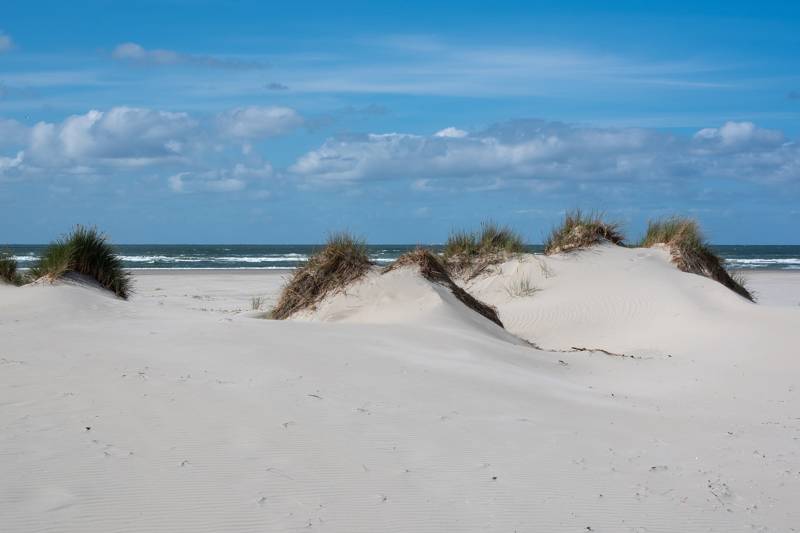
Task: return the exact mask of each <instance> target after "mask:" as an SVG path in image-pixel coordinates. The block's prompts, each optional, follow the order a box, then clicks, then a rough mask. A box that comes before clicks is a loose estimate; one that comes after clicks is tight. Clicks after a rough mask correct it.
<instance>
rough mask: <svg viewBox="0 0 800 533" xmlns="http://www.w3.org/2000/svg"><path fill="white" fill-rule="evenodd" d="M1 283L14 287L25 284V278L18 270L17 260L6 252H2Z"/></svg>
mask: <svg viewBox="0 0 800 533" xmlns="http://www.w3.org/2000/svg"><path fill="white" fill-rule="evenodd" d="M0 281H3V282H5V283H11V284H12V285H22V284H24V283H25V277H24V276H23V275H22V274H20V273H19V271H18V270H17V260H16V259H14V257H13V256H12V255H11V254H10V253H9V252H5V251H0Z"/></svg>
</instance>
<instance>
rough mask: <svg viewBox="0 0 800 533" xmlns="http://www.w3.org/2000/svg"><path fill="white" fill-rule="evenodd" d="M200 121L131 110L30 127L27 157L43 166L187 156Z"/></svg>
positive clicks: (94, 113) (131, 162) (139, 162)
mask: <svg viewBox="0 0 800 533" xmlns="http://www.w3.org/2000/svg"><path fill="white" fill-rule="evenodd" d="M197 125H198V124H197V121H196V120H194V119H192V118H191V117H190V116H189V115H187V114H186V113H172V112H167V111H155V110H151V109H140V108H131V107H115V108H112V109H110V110H108V111H105V112H104V111H97V110H92V111H89V112H88V113H86V114H83V115H73V116H70V117H68V118H67V119H66V120H64V121H63V122H61V123H59V124H54V123H47V122H39V123H37V124H36V125H35V126H33V128H32V129H31V134H30V145H29V147H28V149H27V151H26V155H27V156H28V158H29V159H30V160H31V161H32V162H33V163H35V164H38V165H40V166H50V167H52V166H65V165H69V164H96V163H103V164H110V165H120V166H143V165H147V164H151V163H156V162H164V161H165V160H170V159H177V158H180V157H182V156H183V150H184V148H185V144H186V140H187V138H189V137H191V136H192V135H194V134H196V131H197Z"/></svg>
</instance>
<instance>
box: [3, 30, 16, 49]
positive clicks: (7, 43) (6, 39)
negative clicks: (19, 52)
mask: <svg viewBox="0 0 800 533" xmlns="http://www.w3.org/2000/svg"><path fill="white" fill-rule="evenodd" d="M12 48H14V41H13V40H12V39H11V36H10V35H8V34H7V33H4V32H3V31H2V30H0V54H2V53H3V52H8V51H9V50H11V49H12Z"/></svg>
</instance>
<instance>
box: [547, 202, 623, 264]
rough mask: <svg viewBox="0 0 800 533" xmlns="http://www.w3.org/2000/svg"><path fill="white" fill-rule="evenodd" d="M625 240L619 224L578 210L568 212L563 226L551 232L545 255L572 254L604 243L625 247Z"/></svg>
mask: <svg viewBox="0 0 800 533" xmlns="http://www.w3.org/2000/svg"><path fill="white" fill-rule="evenodd" d="M624 240H625V236H624V235H623V234H622V232H621V231H620V229H619V224H616V223H613V222H606V221H605V220H603V216H602V213H594V212H593V213H588V214H584V213H583V212H582V211H581V210H580V209H576V210H574V211H569V212H567V214H566V215H564V221H563V222H562V223H561V225H560V226H558V227H556V228H553V230H552V231H551V232H550V236H549V237H548V238H547V240H546V241H545V243H544V253H545V254H546V255H552V254H557V253H564V252H571V251H574V250H580V249H582V248H588V247H590V246H594V245H595V244H601V243H604V242H610V243H613V244H618V245H623V242H624Z"/></svg>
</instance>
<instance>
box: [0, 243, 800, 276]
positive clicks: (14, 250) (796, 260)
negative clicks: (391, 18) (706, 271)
mask: <svg viewBox="0 0 800 533" xmlns="http://www.w3.org/2000/svg"><path fill="white" fill-rule="evenodd" d="M45 247H46V245H41V244H17V245H9V246H2V248H3V249H4V250H6V251H8V252H10V253H11V255H13V256H14V257H15V258H16V259H17V262H18V264H19V266H20V268H25V267H27V266H31V265H33V264H34V263H35V262H36V260H37V259H38V258H39V255H40V254H41V253H42V251H43V250H44V248H45ZM416 247H417V245H413V244H374V245H369V246H368V250H369V254H370V256H371V257H372V259H373V261H375V262H376V263H377V264H389V263H391V262H392V261H394V260H395V259H397V257H398V256H400V255H401V254H402V253H404V252H406V251H408V250H413V249H414V248H416ZM426 247H428V248H431V249H433V250H436V251H440V250H441V249H442V246H441V245H430V246H426ZM114 248H115V250H116V252H117V254H118V255H119V257H120V259H122V261H123V263H124V265H125V267H127V268H135V269H174V270H178V269H220V268H223V269H266V270H277V269H293V268H297V267H298V266H300V265H302V264H303V263H305V262H306V261H307V260H308V257H309V256H310V255H311V254H312V253H314V251H315V250H318V249H320V248H321V245H308V244H202V245H199V244H122V245H115V247H114ZM713 248H714V250H715V251H716V253H717V254H719V256H720V257H722V258H723V259H724V260H725V264H726V267H728V268H731V269H747V270H800V245H783V246H772V245H715V246H713ZM528 251H529V252H533V253H542V251H543V247H542V246H537V245H531V246H529V247H528Z"/></svg>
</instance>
